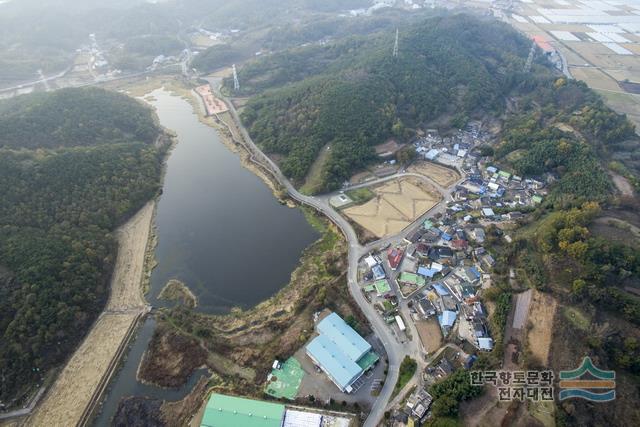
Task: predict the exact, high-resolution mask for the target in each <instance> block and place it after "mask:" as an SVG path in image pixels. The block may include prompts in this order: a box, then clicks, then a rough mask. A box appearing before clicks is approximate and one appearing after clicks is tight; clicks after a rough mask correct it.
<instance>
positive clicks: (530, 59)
mask: <svg viewBox="0 0 640 427" xmlns="http://www.w3.org/2000/svg"><path fill="white" fill-rule="evenodd" d="M535 53H536V42H535V41H534V42H533V43H531V50H529V56H528V57H527V62H526V63H525V64H524V72H525V73H528V72H529V71H531V64H532V63H533V55H534V54H535Z"/></svg>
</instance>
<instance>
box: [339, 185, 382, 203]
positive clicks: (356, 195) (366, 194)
mask: <svg viewBox="0 0 640 427" xmlns="http://www.w3.org/2000/svg"><path fill="white" fill-rule="evenodd" d="M346 193H347V196H349V198H350V199H351V200H353V203H355V204H356V205H361V204H363V203H366V202H368V201H369V200H371V199H373V198H374V197H376V193H374V192H373V191H371V190H370V189H368V188H358V189H357V190H350V191H347V192H346Z"/></svg>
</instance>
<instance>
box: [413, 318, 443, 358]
mask: <svg viewBox="0 0 640 427" xmlns="http://www.w3.org/2000/svg"><path fill="white" fill-rule="evenodd" d="M416 329H417V330H418V335H420V341H421V342H422V345H423V347H424V349H425V351H426V352H427V353H429V354H432V353H435V352H436V350H438V349H439V348H440V347H441V346H442V332H441V331H440V325H438V322H437V321H436V320H435V319H429V320H419V321H417V322H416Z"/></svg>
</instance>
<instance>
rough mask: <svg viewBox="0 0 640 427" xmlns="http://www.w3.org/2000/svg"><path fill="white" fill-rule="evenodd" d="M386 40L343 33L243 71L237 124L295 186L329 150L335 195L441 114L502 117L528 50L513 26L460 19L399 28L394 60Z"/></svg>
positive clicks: (326, 181) (457, 121)
mask: <svg viewBox="0 0 640 427" xmlns="http://www.w3.org/2000/svg"><path fill="white" fill-rule="evenodd" d="M393 40H394V34H393V33H392V32H385V33H378V34H375V35H369V36H367V37H350V38H347V39H341V40H340V41H338V42H335V43H330V44H326V45H324V46H318V45H316V46H310V47H306V48H297V49H292V50H288V51H284V52H282V53H278V54H274V55H271V56H267V57H265V58H262V59H259V60H257V61H254V62H252V63H249V64H247V65H246V66H245V67H243V68H242V69H241V71H240V80H241V81H242V90H241V91H240V93H239V94H238V95H245V96H246V95H252V98H251V99H250V101H249V102H248V104H247V105H246V107H245V109H244V111H243V115H242V116H243V120H244V122H245V123H246V125H247V127H248V128H249V129H250V133H251V135H252V136H253V137H254V139H255V140H256V142H257V143H258V144H259V145H260V146H261V147H262V148H263V149H264V150H265V151H266V152H268V153H271V154H276V155H278V156H282V158H283V160H282V163H281V168H282V170H283V172H284V173H285V174H286V175H287V176H288V177H290V178H292V179H293V180H294V181H295V182H297V183H301V181H302V180H303V179H304V177H305V175H306V174H307V172H308V171H309V168H310V167H311V165H312V163H313V162H314V160H315V158H316V156H317V154H318V152H319V150H320V149H321V148H322V147H323V146H325V145H326V144H331V155H330V156H329V159H328V161H327V162H326V163H325V165H324V169H323V171H322V182H323V185H322V187H323V188H322V189H323V190H328V189H334V188H336V187H338V186H339V185H340V184H341V183H342V182H343V181H344V179H346V178H347V177H348V176H349V175H350V174H351V173H352V172H354V170H356V169H357V168H359V167H362V166H363V165H365V164H366V163H367V162H368V161H370V160H371V159H372V158H373V146H374V145H376V144H380V143H382V142H385V140H386V139H388V138H391V137H395V138H399V139H401V140H403V139H406V138H408V137H410V136H411V135H412V134H413V133H414V132H413V129H414V128H415V127H417V126H419V125H425V124H428V123H429V122H431V121H433V120H435V119H438V118H441V117H442V116H445V117H446V118H448V121H449V123H450V124H451V125H452V126H462V125H464V124H465V123H466V121H467V119H468V118H469V117H471V116H473V115H475V114H477V113H480V114H487V113H491V112H499V111H501V110H502V109H503V105H504V97H505V95H506V94H507V93H508V91H509V90H510V89H511V88H512V87H513V85H514V83H515V82H516V81H517V76H518V74H519V71H520V70H521V69H522V67H523V65H524V61H525V59H526V55H527V53H528V42H527V41H526V40H524V39H523V38H522V37H520V36H519V35H518V34H517V33H516V32H515V31H513V30H512V29H509V28H508V27H506V26H505V25H503V24H500V23H498V22H496V21H493V20H482V19H479V18H474V17H471V16H467V15H455V16H445V17H435V18H431V19H429V20H426V21H423V22H421V23H419V24H413V25H409V26H406V27H404V28H402V31H401V36H400V54H399V55H398V57H393V56H392V55H391V53H392V49H393ZM226 84H227V87H229V84H230V82H228V81H227V82H226Z"/></svg>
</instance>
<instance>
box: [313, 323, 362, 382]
mask: <svg viewBox="0 0 640 427" xmlns="http://www.w3.org/2000/svg"><path fill="white" fill-rule="evenodd" d="M317 329H318V332H319V333H320V335H318V336H317V337H316V338H314V339H313V340H312V341H311V342H310V343H309V344H308V345H307V347H306V351H307V355H308V356H309V357H310V358H311V359H312V360H313V361H314V362H315V363H316V364H317V365H318V366H320V367H321V368H322V370H323V371H324V372H325V373H326V374H327V375H328V376H329V378H331V380H332V381H333V382H334V383H335V384H336V385H337V386H338V388H340V390H342V391H345V392H347V393H349V392H350V391H351V385H352V384H353V383H354V382H355V381H356V380H357V379H358V378H360V376H361V375H362V374H363V373H364V371H363V369H362V368H361V367H360V366H359V365H358V363H357V362H358V361H359V360H360V359H362V357H363V356H365V355H366V354H368V353H369V352H370V351H371V345H370V344H369V343H368V342H367V341H365V340H364V338H362V337H361V336H360V335H358V333H357V332H356V331H354V330H353V329H352V328H351V327H350V326H349V325H347V323H346V322H345V321H344V320H342V318H341V317H340V316H338V315H337V314H336V313H331V314H330V315H329V316H327V317H325V318H324V319H322V321H320V323H318V327H317Z"/></svg>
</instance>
